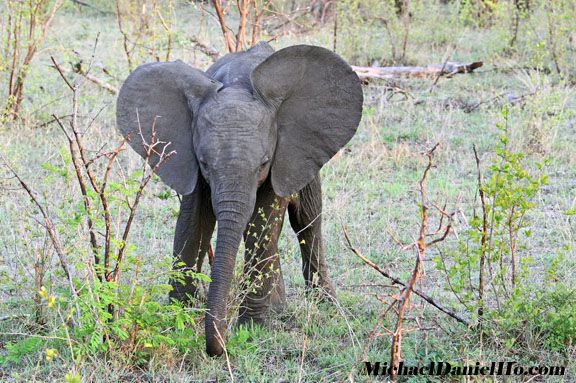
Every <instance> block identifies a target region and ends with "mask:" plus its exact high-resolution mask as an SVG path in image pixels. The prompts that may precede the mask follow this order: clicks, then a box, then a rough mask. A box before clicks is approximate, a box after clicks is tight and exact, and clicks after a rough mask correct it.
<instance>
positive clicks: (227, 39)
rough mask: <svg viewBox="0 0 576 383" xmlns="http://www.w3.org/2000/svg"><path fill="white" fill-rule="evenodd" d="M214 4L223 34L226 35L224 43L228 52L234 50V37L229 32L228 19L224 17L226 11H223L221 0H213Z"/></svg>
mask: <svg viewBox="0 0 576 383" xmlns="http://www.w3.org/2000/svg"><path fill="white" fill-rule="evenodd" d="M212 3H213V4H214V9H215V10H216V14H217V15H218V22H219V23H220V27H221V28H222V34H223V35H224V44H225V45H226V49H228V52H234V43H233V42H232V38H231V37H230V34H229V33H228V27H227V26H226V20H225V19H224V12H223V11H222V7H221V6H220V0H212Z"/></svg>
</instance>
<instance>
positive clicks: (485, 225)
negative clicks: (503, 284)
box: [472, 145, 488, 326]
mask: <svg viewBox="0 0 576 383" xmlns="http://www.w3.org/2000/svg"><path fill="white" fill-rule="evenodd" d="M472 150H473V151H474V159H475V160H476V172H477V179H478V193H479V194H480V205H481V207H482V238H481V240H480V246H481V248H480V271H479V275H478V319H479V321H478V326H481V323H482V317H483V315H484V268H485V262H486V240H487V235H488V217H487V212H486V200H485V198H484V189H483V188H482V173H481V172H480V158H479V157H478V152H477V151H476V145H472Z"/></svg>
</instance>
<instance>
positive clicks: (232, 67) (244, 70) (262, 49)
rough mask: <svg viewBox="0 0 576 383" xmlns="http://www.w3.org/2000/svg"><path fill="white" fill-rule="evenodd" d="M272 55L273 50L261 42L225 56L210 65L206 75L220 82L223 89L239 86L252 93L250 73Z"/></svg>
mask: <svg viewBox="0 0 576 383" xmlns="http://www.w3.org/2000/svg"><path fill="white" fill-rule="evenodd" d="M272 53H274V48H272V47H271V46H270V44H268V43H267V42H265V41H261V42H259V43H258V44H256V45H254V46H253V47H252V48H250V49H248V50H247V51H244V52H236V53H229V54H227V55H226V56H224V57H222V58H221V59H219V60H218V61H216V62H215V63H214V64H212V66H210V68H208V70H207V71H206V74H208V76H210V77H211V78H213V79H214V80H217V81H219V82H221V83H222V84H223V85H224V87H225V88H226V87H230V86H241V87H243V88H245V89H249V90H250V92H252V83H251V81H250V73H252V70H254V68H256V67H257V66H258V65H259V64H260V63H261V62H263V61H264V60H266V59H267V58H268V57H269V56H270V55H271V54H272Z"/></svg>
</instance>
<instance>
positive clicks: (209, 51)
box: [190, 36, 220, 60]
mask: <svg viewBox="0 0 576 383" xmlns="http://www.w3.org/2000/svg"><path fill="white" fill-rule="evenodd" d="M190 41H191V42H192V44H194V45H195V46H196V47H197V48H198V49H199V50H200V52H202V53H204V54H205V55H206V56H208V57H210V58H211V59H212V60H217V59H218V57H220V52H218V51H217V50H216V49H215V48H213V47H211V46H210V45H208V44H207V43H205V42H203V41H200V40H199V39H198V38H197V37H194V36H193V37H190Z"/></svg>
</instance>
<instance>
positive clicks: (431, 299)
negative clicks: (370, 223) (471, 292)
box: [342, 226, 469, 326]
mask: <svg viewBox="0 0 576 383" xmlns="http://www.w3.org/2000/svg"><path fill="white" fill-rule="evenodd" d="M342 229H343V232H344V238H345V239H346V242H347V244H348V249H349V250H351V251H352V252H353V253H354V254H355V255H356V256H357V257H358V258H360V259H361V260H362V261H363V262H364V263H366V264H367V265H368V266H370V267H372V268H373V269H374V270H376V271H377V272H379V273H380V274H381V275H382V276H384V277H386V278H388V279H390V280H391V281H392V282H394V283H395V284H397V285H400V286H402V287H404V288H406V287H407V286H406V284H405V283H404V282H402V281H401V280H399V279H398V278H396V277H394V276H392V275H390V274H389V273H388V272H387V271H385V270H384V269H382V268H381V267H380V266H378V265H377V264H375V263H374V262H372V261H371V260H370V259H368V258H366V257H365V256H364V255H362V253H361V252H360V251H359V250H358V249H357V248H355V247H354V246H353V245H352V242H351V241H350V237H349V236H348V232H347V231H346V228H345V227H344V226H343V227H342ZM413 292H414V294H416V295H418V296H419V297H420V298H422V299H424V300H425V301H426V302H428V303H430V304H431V305H432V306H434V307H436V308H437V309H438V310H440V311H442V312H443V313H444V314H446V315H448V316H450V317H452V318H454V319H455V320H456V321H458V322H460V323H462V324H465V325H466V326H468V325H469V322H468V321H467V320H466V319H464V318H462V317H460V316H459V315H458V314H456V313H454V312H453V311H451V310H449V309H447V308H446V307H444V306H442V305H441V304H440V303H438V302H436V301H435V300H434V299H433V298H432V297H430V296H428V295H427V294H425V293H423V292H422V291H420V290H418V289H414V290H413Z"/></svg>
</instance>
